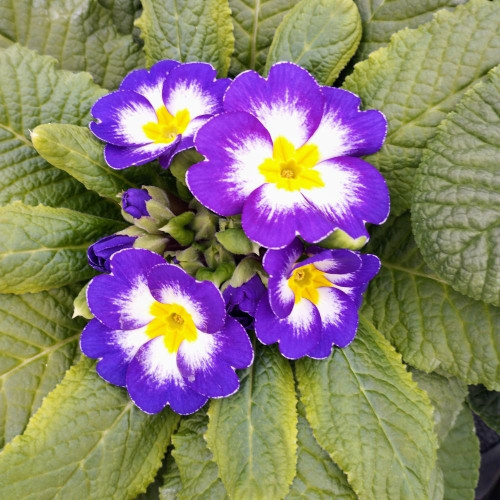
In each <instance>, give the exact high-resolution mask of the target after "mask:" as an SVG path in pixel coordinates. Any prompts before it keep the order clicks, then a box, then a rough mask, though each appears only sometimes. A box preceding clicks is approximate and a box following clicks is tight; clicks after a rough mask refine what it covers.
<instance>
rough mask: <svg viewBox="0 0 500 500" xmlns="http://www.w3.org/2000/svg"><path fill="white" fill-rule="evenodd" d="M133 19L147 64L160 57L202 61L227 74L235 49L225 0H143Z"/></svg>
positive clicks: (229, 15)
mask: <svg viewBox="0 0 500 500" xmlns="http://www.w3.org/2000/svg"><path fill="white" fill-rule="evenodd" d="M142 5H143V9H144V10H143V13H142V15H141V17H140V18H139V19H138V20H137V21H136V25H137V26H139V28H140V29H141V32H142V34H141V36H142V38H143V39H144V51H145V53H146V62H147V63H148V65H151V64H154V63H155V62H157V61H160V60H162V59H175V60H176V61H181V62H188V61H205V62H209V63H211V64H212V65H213V66H214V67H215V68H216V69H217V72H218V75H219V77H223V76H226V75H227V72H228V69H229V63H230V61H231V54H232V53H233V49H234V36H233V24H232V22H231V10H230V9H229V4H228V0H143V1H142Z"/></svg>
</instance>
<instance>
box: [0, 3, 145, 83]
mask: <svg viewBox="0 0 500 500" xmlns="http://www.w3.org/2000/svg"><path fill="white" fill-rule="evenodd" d="M16 42H17V43H20V44H21V45H24V46H26V47H29V48H30V49H33V50H36V51H38V52H40V53H41V54H46V55H50V56H53V57H55V58H56V59H57V60H58V61H59V63H60V65H61V67H62V68H63V69H68V70H73V71H88V72H89V73H91V74H92V76H93V77H94V79H95V81H96V82H97V83H98V84H99V85H102V86H103V87H106V88H109V89H114V88H116V87H118V85H119V84H120V82H121V80H122V79H123V77H124V76H125V75H126V74H127V73H128V72H130V71H132V70H133V69H135V68H137V67H140V66H143V64H144V60H143V55H142V51H141V47H140V45H139V44H137V43H136V42H134V40H133V38H132V35H122V34H120V33H119V32H118V29H117V27H116V26H115V24H114V22H113V15H112V13H111V11H110V10H108V9H105V8H104V7H103V6H102V5H101V4H100V3H99V2H98V1H97V0H38V1H36V2H34V1H33V0H0V47H8V46H9V45H11V44H13V43H16ZM2 67H3V65H2Z"/></svg>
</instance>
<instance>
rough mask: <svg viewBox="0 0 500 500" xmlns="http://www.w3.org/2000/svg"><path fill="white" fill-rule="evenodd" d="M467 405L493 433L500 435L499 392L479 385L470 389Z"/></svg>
mask: <svg viewBox="0 0 500 500" xmlns="http://www.w3.org/2000/svg"><path fill="white" fill-rule="evenodd" d="M468 401H469V405H470V407H471V408H472V410H473V411H474V413H477V414H478V415H479V416H480V417H481V419H482V420H484V422H485V423H486V424H487V425H488V427H491V428H492V429H493V430H494V431H495V432H497V433H500V392H495V391H488V390H487V389H486V388H485V387H483V386H481V385H477V386H473V387H470V390H469V399H468Z"/></svg>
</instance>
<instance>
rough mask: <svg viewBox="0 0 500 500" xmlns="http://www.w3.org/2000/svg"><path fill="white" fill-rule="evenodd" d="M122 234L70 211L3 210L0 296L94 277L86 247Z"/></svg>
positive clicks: (11, 207) (118, 226)
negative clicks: (105, 237) (112, 235)
mask: <svg viewBox="0 0 500 500" xmlns="http://www.w3.org/2000/svg"><path fill="white" fill-rule="evenodd" d="M122 228H123V225H122V224H121V223H119V222H117V221H113V220H110V219H103V218H101V217H96V216H94V215H88V214H83V213H80V212H75V211H74V210H69V209H67V208H50V207H44V206H42V205H39V206H37V207H30V206H28V205H23V204H22V203H13V204H12V205H7V206H5V207H0V233H1V234H3V238H2V239H1V240H0V276H2V280H1V282H0V293H28V292H39V291H42V290H49V289H50V288H55V287H59V286H64V285H68V284H69V283H75V282H76V281H82V280H84V279H88V278H90V277H92V276H93V275H94V271H93V269H92V268H91V267H90V266H89V265H88V263H87V253H86V251H87V247H88V246H89V245H90V244H92V243H94V242H95V241H96V240H97V239H99V238H100V237H102V236H105V235H108V234H111V233H114V232H115V231H117V230H119V229H122Z"/></svg>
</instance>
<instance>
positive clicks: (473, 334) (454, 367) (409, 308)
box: [364, 214, 500, 389]
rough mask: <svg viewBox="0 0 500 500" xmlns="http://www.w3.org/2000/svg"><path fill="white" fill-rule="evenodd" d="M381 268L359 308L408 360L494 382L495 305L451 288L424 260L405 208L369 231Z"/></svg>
mask: <svg viewBox="0 0 500 500" xmlns="http://www.w3.org/2000/svg"><path fill="white" fill-rule="evenodd" d="M367 251H368V252H371V253H375V254H376V255H378V256H379V257H380V259H381V261H382V269H381V270H380V272H379V274H378V275H377V276H376V277H375V279H374V280H373V281H372V282H371V284H370V286H369V287H368V290H367V292H366V295H365V301H364V312H365V314H369V315H370V317H371V320H372V322H373V324H374V325H375V326H376V327H377V328H378V330H379V331H380V332H382V333H383V334H384V335H385V336H386V337H387V339H388V340H389V341H390V342H391V343H392V344H393V345H394V346H395V347H396V349H397V350H398V351H399V352H400V353H401V354H402V355H403V359H404V360H405V361H406V362H407V363H409V364H411V365H412V366H414V367H416V368H418V369H419V370H423V371H425V372H430V371H434V370H436V369H439V370H440V371H442V372H446V373H447V374H449V375H454V376H456V377H458V378H460V379H461V380H463V381H464V382H466V383H468V384H478V383H483V384H485V385H486V386H488V387H489V388H491V389H495V388H500V327H499V325H500V308H497V307H493V306H490V305H488V304H485V303H484V302H479V301H476V300H473V299H470V298H468V297H465V296H464V295H461V294H459V293H458V292H455V290H453V289H452V288H451V287H450V286H449V285H447V284H446V283H444V282H443V281H442V280H441V279H440V278H438V277H437V276H436V275H435V273H433V272H432V271H431V270H430V269H429V268H428V267H427V266H426V265H425V263H424V261H423V259H422V256H421V255H420V252H419V251H418V248H417V246H416V245H415V242H414V240H413V237H412V234H411V226H410V219H409V216H408V214H406V215H403V216H401V217H399V218H397V219H396V220H395V221H394V222H393V223H392V225H391V224H389V223H387V224H386V225H385V226H383V227H381V228H377V229H376V230H374V231H373V232H372V239H371V241H370V244H369V246H368V248H367Z"/></svg>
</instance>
